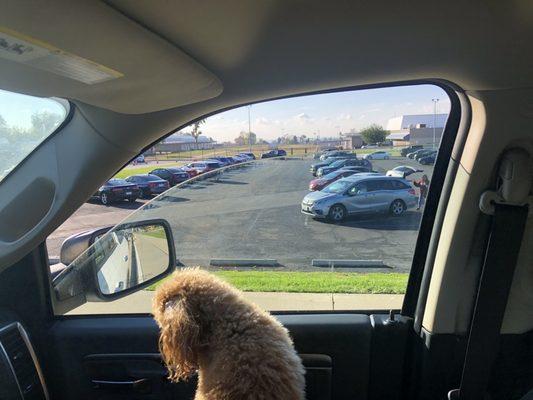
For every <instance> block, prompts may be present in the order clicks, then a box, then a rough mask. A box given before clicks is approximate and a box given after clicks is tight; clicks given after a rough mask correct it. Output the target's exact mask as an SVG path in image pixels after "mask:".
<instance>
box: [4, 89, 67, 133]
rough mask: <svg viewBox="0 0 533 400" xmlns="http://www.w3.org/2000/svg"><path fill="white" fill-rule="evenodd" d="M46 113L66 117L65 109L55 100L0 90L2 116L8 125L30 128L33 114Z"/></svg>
mask: <svg viewBox="0 0 533 400" xmlns="http://www.w3.org/2000/svg"><path fill="white" fill-rule="evenodd" d="M44 111H47V112H50V113H54V114H59V115H61V116H62V117H63V118H65V117H66V110H65V108H64V107H63V106H62V105H61V104H59V103H58V102H56V101H54V100H51V99H47V98H42V97H33V96H27V95H24V94H18V93H13V92H8V91H6V90H1V89H0V115H1V116H2V118H3V119H4V120H5V121H6V123H7V125H9V126H17V127H19V128H28V127H30V126H31V116H32V114H35V113H39V112H44ZM48 133H50V132H48Z"/></svg>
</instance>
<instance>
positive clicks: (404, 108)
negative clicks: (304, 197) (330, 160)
mask: <svg viewBox="0 0 533 400" xmlns="http://www.w3.org/2000/svg"><path fill="white" fill-rule="evenodd" d="M434 98H438V99H439V102H438V105H437V113H448V112H449V110H450V101H449V99H448V96H447V95H446V93H445V92H444V91H443V90H442V89H440V88H439V87H437V86H433V85H417V86H403V87H391V88H383V89H368V90H357V91H347V92H339V93H329V94H317V95H310V96H301V97H294V98H291V99H283V100H273V101H266V102H263V103H259V104H254V105H253V106H252V107H251V108H250V125H251V130H252V132H255V133H256V134H257V136H258V138H261V139H264V140H267V141H272V140H275V139H276V138H277V137H280V136H283V135H291V136H292V135H296V136H301V135H306V136H307V137H309V138H313V139H314V138H316V137H320V138H326V137H338V135H339V132H343V133H347V132H350V131H352V130H353V131H355V132H357V131H358V130H360V129H362V128H364V127H366V126H368V125H370V124H374V123H375V124H378V125H382V126H383V127H384V128H386V126H387V122H388V120H389V119H390V118H393V117H396V116H400V115H404V114H432V113H433V106H434V104H433V102H432V101H431V99H434ZM44 110H47V111H50V112H57V113H61V114H63V113H65V110H64V109H63V108H62V106H61V105H59V104H58V103H56V102H54V101H52V100H48V99H43V98H36V97H31V96H25V95H21V94H15V93H10V92H6V91H3V90H0V115H2V117H3V118H4V119H5V120H6V122H7V123H8V125H12V126H19V127H27V126H30V124H31V120H30V117H31V114H32V113H34V112H38V111H44ZM248 111H249V108H248V107H239V108H236V109H233V110H230V111H226V112H223V113H220V114H217V115H214V116H212V117H209V118H208V119H207V120H206V123H205V124H204V125H202V127H201V131H202V134H203V135H205V136H208V137H211V138H213V139H214V140H216V141H217V142H226V141H229V142H233V141H234V140H235V138H236V137H238V136H239V133H240V132H241V131H244V132H248ZM188 130H189V129H188V128H185V129H184V131H188Z"/></svg>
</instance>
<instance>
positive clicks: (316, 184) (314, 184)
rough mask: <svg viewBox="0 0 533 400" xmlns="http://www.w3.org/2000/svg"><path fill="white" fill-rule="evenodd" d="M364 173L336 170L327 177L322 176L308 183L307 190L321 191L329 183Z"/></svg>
mask: <svg viewBox="0 0 533 400" xmlns="http://www.w3.org/2000/svg"><path fill="white" fill-rule="evenodd" d="M358 173H364V172H363V171H357V170H351V169H338V170H336V171H333V172H330V173H329V174H327V175H323V176H321V177H320V178H316V179H313V180H312V181H311V182H309V190H311V191H315V190H322V189H323V188H325V187H326V186H327V185H329V184H330V183H333V182H335V181H337V180H339V179H342V178H346V177H348V176H351V175H354V174H358Z"/></svg>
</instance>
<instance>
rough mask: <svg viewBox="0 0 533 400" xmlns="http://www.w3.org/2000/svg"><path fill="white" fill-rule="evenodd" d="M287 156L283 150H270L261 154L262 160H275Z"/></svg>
mask: <svg viewBox="0 0 533 400" xmlns="http://www.w3.org/2000/svg"><path fill="white" fill-rule="evenodd" d="M286 155H287V152H286V151H285V150H283V149H278V150H270V151H267V152H266V153H263V154H261V158H273V157H284V156H286Z"/></svg>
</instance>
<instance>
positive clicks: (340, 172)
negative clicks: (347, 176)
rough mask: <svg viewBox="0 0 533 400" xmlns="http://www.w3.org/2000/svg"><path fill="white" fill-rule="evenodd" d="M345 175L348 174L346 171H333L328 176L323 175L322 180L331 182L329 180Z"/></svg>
mask: <svg viewBox="0 0 533 400" xmlns="http://www.w3.org/2000/svg"><path fill="white" fill-rule="evenodd" d="M343 173H346V171H338V170H337V171H333V172H330V173H329V174H327V175H323V176H322V179H325V180H329V179H335V178H336V177H337V176H339V175H342V174H343Z"/></svg>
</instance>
